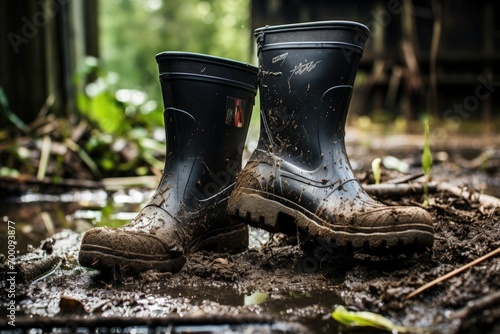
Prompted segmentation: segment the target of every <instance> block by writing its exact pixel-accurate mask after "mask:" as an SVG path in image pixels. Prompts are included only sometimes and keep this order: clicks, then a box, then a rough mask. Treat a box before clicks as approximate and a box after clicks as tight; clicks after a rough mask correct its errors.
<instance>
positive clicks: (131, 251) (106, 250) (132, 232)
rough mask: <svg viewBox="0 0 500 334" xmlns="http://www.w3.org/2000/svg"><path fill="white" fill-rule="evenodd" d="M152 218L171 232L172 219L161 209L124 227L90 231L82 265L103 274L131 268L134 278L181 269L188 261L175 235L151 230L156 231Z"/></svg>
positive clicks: (82, 251)
mask: <svg viewBox="0 0 500 334" xmlns="http://www.w3.org/2000/svg"><path fill="white" fill-rule="evenodd" d="M153 213H154V214H153ZM151 217H154V218H155V219H154V224H160V223H162V224H164V227H163V228H164V229H167V230H169V228H168V226H169V224H168V223H166V224H165V222H167V221H168V220H171V217H170V216H168V214H166V212H164V211H163V210H161V209H160V208H145V209H143V210H142V211H141V213H140V214H139V215H138V216H137V217H136V219H135V220H134V221H133V222H132V223H131V224H129V225H126V226H124V227H121V228H117V229H111V228H107V227H97V228H93V229H91V230H89V231H87V232H86V233H85V235H84V236H83V238H82V244H81V247H80V253H79V261H80V264H81V265H82V266H84V267H89V268H94V269H98V270H101V271H110V270H115V269H116V267H120V268H129V270H128V271H132V273H133V274H137V273H140V272H144V271H146V270H149V269H156V270H159V271H176V270H178V269H180V267H182V264H183V263H184V262H185V258H184V255H183V252H182V247H181V245H180V244H179V243H178V239H177V238H175V235H169V233H159V232H161V231H159V229H154V228H151V227H155V226H154V225H153V226H152V225H151V224H153V222H152V219H151ZM170 225H171V224H170ZM147 226H149V228H147ZM169 236H171V237H170V238H169Z"/></svg>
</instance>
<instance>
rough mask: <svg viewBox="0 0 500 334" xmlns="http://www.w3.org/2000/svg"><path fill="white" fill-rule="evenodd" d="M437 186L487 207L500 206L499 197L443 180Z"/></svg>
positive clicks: (439, 188) (440, 189) (441, 189)
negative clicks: (469, 189) (466, 188)
mask: <svg viewBox="0 0 500 334" xmlns="http://www.w3.org/2000/svg"><path fill="white" fill-rule="evenodd" d="M437 187H438V191H447V192H450V193H452V194H453V195H455V196H458V197H462V198H465V199H473V200H474V201H477V202H479V203H480V204H482V205H484V206H485V207H487V208H500V199H499V198H497V197H494V196H490V195H485V194H481V193H479V192H477V191H467V190H464V189H462V188H460V187H457V186H454V185H452V184H449V183H447V182H441V183H439V184H438V186H437Z"/></svg>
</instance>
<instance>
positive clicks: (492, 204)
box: [363, 182, 500, 208]
mask: <svg viewBox="0 0 500 334" xmlns="http://www.w3.org/2000/svg"><path fill="white" fill-rule="evenodd" d="M363 188H364V189H365V190H366V192H367V193H368V194H370V195H372V196H377V197H380V198H383V197H401V196H408V195H421V194H423V193H424V184H423V183H403V184H393V183H381V184H368V185H363ZM439 191H444V192H449V193H451V194H453V195H455V196H457V197H461V198H464V199H467V200H472V201H473V202H477V203H479V204H481V205H483V206H484V207H485V208H500V198H497V197H495V196H491V195H486V194H482V193H480V192H477V191H468V190H465V189H463V188H460V187H457V186H454V185H452V184H449V183H447V182H440V183H429V193H436V192H439Z"/></svg>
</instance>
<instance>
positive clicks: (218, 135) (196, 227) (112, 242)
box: [79, 52, 257, 275]
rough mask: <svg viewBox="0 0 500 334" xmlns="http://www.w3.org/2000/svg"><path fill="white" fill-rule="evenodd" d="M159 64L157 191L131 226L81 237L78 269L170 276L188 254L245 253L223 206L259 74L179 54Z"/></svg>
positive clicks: (243, 232) (244, 231)
mask: <svg viewBox="0 0 500 334" xmlns="http://www.w3.org/2000/svg"><path fill="white" fill-rule="evenodd" d="M156 60H157V62H158V65H159V70H160V82H161V88H162V95H163V102H164V105H165V111H164V121H165V131H166V136H167V152H166V161H165V170H164V171H163V175H162V178H161V181H160V184H159V186H158V188H157V190H156V192H155V193H154V195H153V196H152V198H151V199H150V201H149V203H148V204H147V205H146V206H145V207H144V208H143V209H142V210H141V211H140V212H139V214H138V215H137V217H136V218H135V219H134V220H133V221H132V222H130V223H128V224H127V225H125V226H123V227H120V228H117V229H111V228H94V229H91V230H89V231H88V232H86V233H85V235H84V237H83V240H82V245H81V248H80V254H79V261H80V264H81V265H82V266H85V267H91V268H95V269H98V270H101V271H103V272H113V271H115V273H116V271H119V273H118V274H119V275H135V274H138V273H141V272H144V271H146V270H149V269H156V270H158V271H162V272H175V271H179V270H180V269H181V268H182V266H183V265H184V263H185V261H186V256H187V255H188V254H189V253H190V252H193V251H196V250H201V249H205V250H214V251H220V252H230V253H231V252H232V253H234V252H240V251H243V250H245V249H246V248H247V246H248V227H247V225H246V224H243V223H233V222H232V221H230V220H229V217H228V215H227V211H226V206H227V201H228V198H229V195H230V194H231V192H232V190H233V188H234V184H235V179H236V174H237V173H238V172H239V171H240V169H241V157H242V151H243V147H244V142H245V138H246V135H247V130H248V125H249V121H250V116H251V111H252V107H253V104H254V98H255V94H256V90H257V68H256V67H255V66H251V65H248V64H244V63H240V62H237V61H233V60H229V59H224V58H219V57H213V56H208V55H201V54H193V53H184V52H164V53H160V54H158V55H157V56H156Z"/></svg>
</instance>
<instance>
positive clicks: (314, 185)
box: [79, 21, 434, 275]
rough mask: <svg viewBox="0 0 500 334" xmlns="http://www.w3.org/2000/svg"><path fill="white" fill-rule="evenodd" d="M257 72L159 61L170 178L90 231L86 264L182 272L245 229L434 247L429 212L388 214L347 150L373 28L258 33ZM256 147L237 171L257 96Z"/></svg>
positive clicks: (235, 243) (366, 246) (340, 244)
mask: <svg viewBox="0 0 500 334" xmlns="http://www.w3.org/2000/svg"><path fill="white" fill-rule="evenodd" d="M255 35H256V38H257V45H258V57H259V69H257V68H256V67H254V66H251V65H248V64H244V63H240V62H237V61H233V60H229V59H223V58H219V57H212V56H207V55H200V54H192V53H181V52H164V53H160V54H158V55H157V56H156V60H157V62H158V65H159V71H160V82H161V88H162V94H163V102H164V105H165V112H164V120H165V128H166V134H167V155H166V162H165V170H164V172H163V176H162V178H161V181H160V184H159V186H158V188H157V190H156V192H155V194H154V195H153V197H152V199H151V200H150V201H149V203H148V204H147V205H146V206H145V207H144V208H143V209H142V210H141V211H140V213H139V214H138V215H137V217H136V218H135V219H134V220H133V221H132V222H131V223H129V224H127V225H125V226H123V227H120V228H117V229H110V228H94V229H91V230H90V231H88V232H87V233H86V234H85V235H84V237H83V240H82V245H81V250H80V255H79V260H80V263H81V265H83V266H86V267H92V268H95V269H99V270H101V271H105V272H110V271H119V272H120V274H122V275H123V274H138V273H141V272H144V271H146V270H149V269H155V270H158V271H162V272H176V271H179V270H180V269H181V268H182V266H183V265H184V263H185V261H186V257H187V256H188V255H189V254H190V253H192V252H195V251H198V250H212V251H217V252H229V253H236V252H241V251H244V250H245V249H246V248H247V247H248V225H247V224H250V225H253V226H256V227H260V228H264V229H266V230H268V231H271V232H282V233H285V234H289V235H298V236H302V237H303V238H304V239H308V240H314V241H316V242H320V243H321V242H322V243H324V242H326V243H328V245H330V246H331V247H335V248H338V249H339V250H342V251H363V252H366V253H371V252H376V253H379V252H380V251H385V252H395V253H401V252H414V251H418V250H426V249H429V248H431V247H432V243H433V239H434V237H433V227H432V221H431V217H430V215H429V214H428V213H427V211H425V210H424V209H422V208H418V207H406V206H405V207H403V206H395V207H389V206H385V205H383V204H381V203H380V202H377V201H375V200H374V199H372V198H371V197H370V196H369V195H368V194H367V193H366V192H365V191H364V190H363V188H362V186H361V185H360V183H359V181H358V180H357V179H356V177H355V175H354V173H353V171H352V169H351V166H350V164H349V160H348V157H347V154H346V149H345V145H344V135H345V122H346V116H347V109H348V105H349V101H350V98H351V94H352V86H353V83H354V79H355V76H356V72H357V68H358V63H359V60H360V58H361V55H362V52H363V48H364V44H365V41H366V39H367V37H368V29H367V28H366V27H365V26H363V25H361V24H357V23H353V22H344V21H328V22H314V23H302V24H292V25H282V26H268V27H265V28H260V29H257V30H256V31H255ZM257 85H258V86H259V91H260V99H261V101H260V103H261V110H260V121H261V125H260V137H259V142H258V146H257V148H256V149H255V151H254V152H253V154H252V155H251V157H250V159H249V161H248V163H247V164H246V166H245V167H244V169H243V170H241V159H242V152H243V149H244V143H245V139H246V135H247V130H248V125H249V122H250V116H251V110H252V106H253V104H254V97H255V94H256V90H257Z"/></svg>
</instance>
